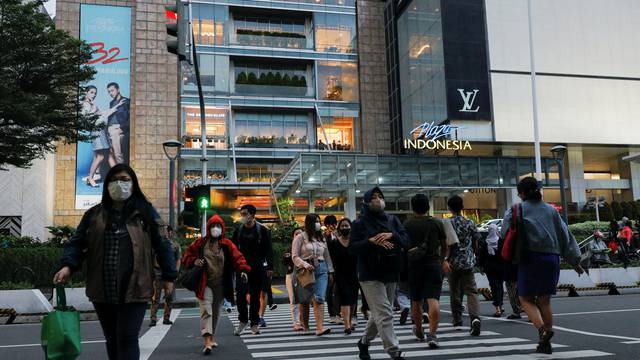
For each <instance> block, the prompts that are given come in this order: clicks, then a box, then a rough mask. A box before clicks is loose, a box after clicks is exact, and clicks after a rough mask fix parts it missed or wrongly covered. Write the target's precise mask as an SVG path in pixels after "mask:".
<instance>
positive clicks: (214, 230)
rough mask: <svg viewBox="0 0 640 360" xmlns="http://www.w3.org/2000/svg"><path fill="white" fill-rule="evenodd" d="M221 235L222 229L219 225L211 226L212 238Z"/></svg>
mask: <svg viewBox="0 0 640 360" xmlns="http://www.w3.org/2000/svg"><path fill="white" fill-rule="evenodd" d="M220 235H222V229H221V228H220V227H219V226H214V227H212V228H211V236H213V237H214V238H217V237H220Z"/></svg>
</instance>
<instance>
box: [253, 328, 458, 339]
mask: <svg viewBox="0 0 640 360" xmlns="http://www.w3.org/2000/svg"><path fill="white" fill-rule="evenodd" d="M462 329H463V330H464V329H465V328H462ZM466 329H468V328H466ZM337 330H338V331H340V332H339V333H332V334H329V335H324V336H322V337H321V338H326V337H328V338H336V337H344V336H345V335H344V333H342V332H341V331H342V329H337ZM331 331H334V328H332V330H331ZM412 331H413V330H411V329H410V328H407V327H403V328H396V329H395V331H394V332H395V333H396V335H398V334H411V332H412ZM448 331H456V330H455V329H454V328H453V327H445V328H439V329H438V333H439V334H440V333H443V332H448ZM363 332H364V327H362V328H360V329H359V330H356V331H354V332H353V333H351V336H354V337H355V336H362V333H363ZM460 332H461V333H464V334H467V335H468V334H469V333H468V331H462V330H461V331H460ZM312 334H313V336H315V333H312ZM308 338H309V336H304V335H302V332H293V330H289V331H284V332H274V333H271V332H266V331H265V332H263V333H261V334H260V335H252V334H251V333H245V334H242V339H243V340H244V341H245V342H261V341H262V342H264V341H290V340H296V339H308Z"/></svg>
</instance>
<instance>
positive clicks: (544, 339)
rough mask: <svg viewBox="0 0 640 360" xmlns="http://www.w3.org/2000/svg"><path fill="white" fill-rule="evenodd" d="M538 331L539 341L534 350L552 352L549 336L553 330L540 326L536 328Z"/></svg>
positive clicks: (541, 352) (542, 352)
mask: <svg viewBox="0 0 640 360" xmlns="http://www.w3.org/2000/svg"><path fill="white" fill-rule="evenodd" d="M538 333H539V334H540V341H538V346H537V347H536V352H537V353H540V354H552V353H553V349H552V348H551V338H552V337H553V334H554V333H553V331H551V330H547V329H545V328H544V327H541V328H540V329H538Z"/></svg>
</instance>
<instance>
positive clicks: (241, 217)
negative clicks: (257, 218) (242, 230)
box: [240, 216, 249, 225]
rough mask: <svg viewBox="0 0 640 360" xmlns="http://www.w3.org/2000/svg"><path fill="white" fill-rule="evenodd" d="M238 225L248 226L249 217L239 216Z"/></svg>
mask: <svg viewBox="0 0 640 360" xmlns="http://www.w3.org/2000/svg"><path fill="white" fill-rule="evenodd" d="M240 223H241V224H242V225H246V224H248V223H249V217H247V216H240Z"/></svg>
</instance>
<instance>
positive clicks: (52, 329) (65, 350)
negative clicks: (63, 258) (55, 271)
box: [40, 284, 82, 360]
mask: <svg viewBox="0 0 640 360" xmlns="http://www.w3.org/2000/svg"><path fill="white" fill-rule="evenodd" d="M56 300H57V301H56V307H55V310H54V311H52V312H50V313H48V314H47V315H45V316H44V318H43V319H42V330H41V333H40V339H41V344H42V350H44V356H45V358H46V359H48V360H74V359H76V358H77V357H78V356H79V355H80V352H81V350H82V349H81V342H80V314H79V313H78V312H77V311H75V310H73V309H71V308H69V307H67V296H66V293H65V291H64V285H61V284H58V285H56Z"/></svg>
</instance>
